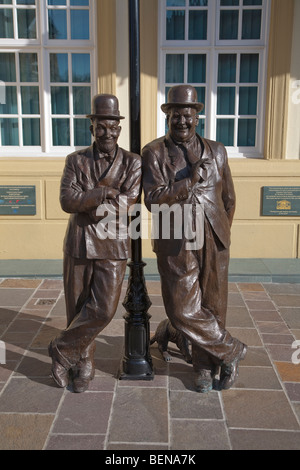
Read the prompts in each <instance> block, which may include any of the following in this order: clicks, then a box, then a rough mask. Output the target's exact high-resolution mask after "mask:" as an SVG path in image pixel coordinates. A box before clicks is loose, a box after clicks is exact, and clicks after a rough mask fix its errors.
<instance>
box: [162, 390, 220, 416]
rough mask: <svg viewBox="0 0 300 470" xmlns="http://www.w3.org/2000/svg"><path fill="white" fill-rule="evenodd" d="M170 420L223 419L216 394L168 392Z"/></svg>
mask: <svg viewBox="0 0 300 470" xmlns="http://www.w3.org/2000/svg"><path fill="white" fill-rule="evenodd" d="M169 399H170V418H171V419H172V418H185V419H223V414H222V408H221V404H220V400H219V395H218V393H217V392H211V393H191V392H188V391H173V390H171V391H170V398H169Z"/></svg>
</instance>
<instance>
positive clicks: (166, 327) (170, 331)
mask: <svg viewBox="0 0 300 470" xmlns="http://www.w3.org/2000/svg"><path fill="white" fill-rule="evenodd" d="M169 341H171V342H172V343H175V344H176V346H177V347H178V349H179V350H180V352H181V353H182V354H183V357H184V359H185V360H186V362H188V363H189V364H191V363H192V356H191V354H190V350H189V342H188V340H187V339H186V338H185V336H184V335H183V334H182V333H181V332H180V331H178V330H176V328H174V327H173V326H172V324H171V322H170V320H168V319H167V318H166V319H165V320H163V321H162V322H160V324H159V325H158V327H157V329H156V332H155V334H154V336H153V337H152V338H151V340H150V344H153V343H155V342H157V344H158V350H159V351H160V353H161V355H162V356H163V358H164V360H165V361H166V362H169V361H171V360H172V357H171V356H170V354H169V353H168V350H167V349H168V342H169Z"/></svg>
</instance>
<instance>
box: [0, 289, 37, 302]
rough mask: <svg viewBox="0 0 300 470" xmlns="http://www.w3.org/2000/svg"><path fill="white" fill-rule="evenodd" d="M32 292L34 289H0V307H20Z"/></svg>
mask: <svg viewBox="0 0 300 470" xmlns="http://www.w3.org/2000/svg"><path fill="white" fill-rule="evenodd" d="M33 293H34V289H14V288H13V289H5V288H1V289H0V306H1V307H22V306H23V305H24V304H25V303H26V302H27V301H28V299H29V298H30V297H31V296H32V294H33Z"/></svg>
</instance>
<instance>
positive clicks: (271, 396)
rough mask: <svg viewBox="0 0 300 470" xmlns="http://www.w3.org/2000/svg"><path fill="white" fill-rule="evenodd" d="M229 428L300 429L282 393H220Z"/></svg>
mask: <svg viewBox="0 0 300 470" xmlns="http://www.w3.org/2000/svg"><path fill="white" fill-rule="evenodd" d="M222 397H223V403H224V411H225V414H226V418H227V422H228V426H229V427H234V428H264V429H286V430H292V429H294V430H297V431H299V430H300V427H299V424H298V422H297V420H296V418H295V416H294V413H293V412H292V409H291V406H290V404H289V402H288V400H287V399H286V396H285V394H284V392H283V391H262V390H237V389H236V390H233V389H231V390H223V391H222Z"/></svg>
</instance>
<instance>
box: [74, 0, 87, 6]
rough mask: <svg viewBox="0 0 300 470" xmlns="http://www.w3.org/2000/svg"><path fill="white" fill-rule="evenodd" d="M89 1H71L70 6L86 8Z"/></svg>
mask: <svg viewBox="0 0 300 470" xmlns="http://www.w3.org/2000/svg"><path fill="white" fill-rule="evenodd" d="M88 5H89V0H71V6H88Z"/></svg>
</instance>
